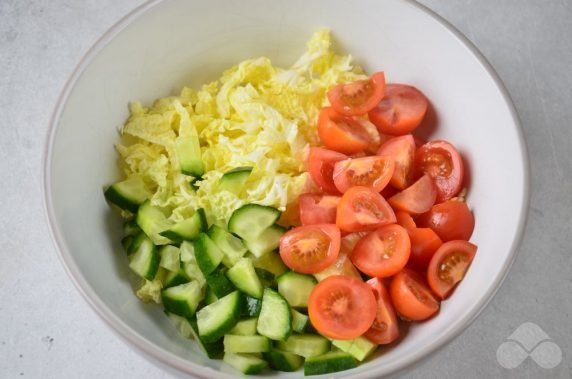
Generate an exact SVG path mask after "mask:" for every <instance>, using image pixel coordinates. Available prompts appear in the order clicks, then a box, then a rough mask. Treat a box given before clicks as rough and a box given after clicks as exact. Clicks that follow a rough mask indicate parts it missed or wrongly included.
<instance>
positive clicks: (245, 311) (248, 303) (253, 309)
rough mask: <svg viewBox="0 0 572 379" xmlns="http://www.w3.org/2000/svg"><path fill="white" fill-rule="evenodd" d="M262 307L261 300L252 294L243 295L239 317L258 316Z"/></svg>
mask: <svg viewBox="0 0 572 379" xmlns="http://www.w3.org/2000/svg"><path fill="white" fill-rule="evenodd" d="M260 309H262V300H261V299H257V298H255V297H252V296H248V295H246V296H243V297H242V304H241V305H240V316H241V317H258V316H259V315H260Z"/></svg>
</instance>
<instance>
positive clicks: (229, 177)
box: [219, 167, 252, 196]
mask: <svg viewBox="0 0 572 379" xmlns="http://www.w3.org/2000/svg"><path fill="white" fill-rule="evenodd" d="M251 172H252V167H237V168H233V169H232V170H230V171H227V172H225V173H224V175H223V176H222V177H221V178H220V184H219V189H220V190H221V191H228V192H232V193H234V194H235V195H237V196H238V195H240V193H241V192H242V189H243V188H244V185H245V184H246V181H247V180H248V177H249V176H250V173H251Z"/></svg>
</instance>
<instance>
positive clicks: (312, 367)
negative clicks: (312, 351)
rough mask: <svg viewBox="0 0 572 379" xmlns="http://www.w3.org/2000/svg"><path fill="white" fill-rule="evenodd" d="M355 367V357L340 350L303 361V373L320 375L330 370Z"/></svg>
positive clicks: (335, 370)
mask: <svg viewBox="0 0 572 379" xmlns="http://www.w3.org/2000/svg"><path fill="white" fill-rule="evenodd" d="M355 367H357V363H356V361H355V359H354V358H353V357H352V356H351V355H350V354H348V353H344V352H342V351H335V352H334V351H331V352H329V353H326V354H323V355H320V356H317V357H310V358H307V359H306V361H305V362H304V375H320V374H328V373H331V372H338V371H344V370H349V369H351V368H355Z"/></svg>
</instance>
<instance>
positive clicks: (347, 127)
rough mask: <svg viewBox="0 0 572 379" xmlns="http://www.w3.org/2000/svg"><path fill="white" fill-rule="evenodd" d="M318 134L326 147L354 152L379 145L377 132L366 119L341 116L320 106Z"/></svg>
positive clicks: (348, 152) (331, 109)
mask: <svg viewBox="0 0 572 379" xmlns="http://www.w3.org/2000/svg"><path fill="white" fill-rule="evenodd" d="M318 135H319V136H320V140H321V141H322V143H323V144H324V145H325V146H326V147H327V148H328V149H332V150H335V151H339V152H340V153H344V154H355V153H359V152H362V151H365V150H369V149H377V148H378V147H379V141H380V137H379V133H378V131H377V130H376V129H375V126H374V125H373V124H371V123H370V122H368V121H366V120H359V119H355V118H351V117H346V116H342V115H340V114H339V113H337V112H336V111H335V110H334V109H333V108H328V107H326V108H322V110H321V112H320V116H319V117H318Z"/></svg>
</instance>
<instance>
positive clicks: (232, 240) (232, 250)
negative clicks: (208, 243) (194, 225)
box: [207, 225, 247, 268]
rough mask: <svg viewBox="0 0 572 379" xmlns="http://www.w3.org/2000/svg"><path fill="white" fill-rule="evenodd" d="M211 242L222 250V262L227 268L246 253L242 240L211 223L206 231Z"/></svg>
mask: <svg viewBox="0 0 572 379" xmlns="http://www.w3.org/2000/svg"><path fill="white" fill-rule="evenodd" d="M207 234H208V236H209V237H210V238H211V239H212V240H213V242H214V243H215V244H216V245H217V246H218V248H219V249H221V250H222V252H223V254H224V256H223V257H222V264H223V265H225V266H226V267H228V268H231V267H232V266H234V265H235V264H236V263H237V262H238V261H239V260H240V258H242V257H243V255H244V254H245V253H246V251H247V249H246V247H245V246H244V244H243V243H242V240H241V239H240V238H238V237H236V236H234V235H233V234H231V233H229V232H227V231H226V230H224V229H223V228H221V227H220V226H217V225H212V226H211V227H210V228H209V231H208V232H207Z"/></svg>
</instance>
